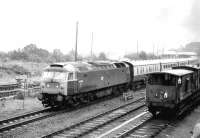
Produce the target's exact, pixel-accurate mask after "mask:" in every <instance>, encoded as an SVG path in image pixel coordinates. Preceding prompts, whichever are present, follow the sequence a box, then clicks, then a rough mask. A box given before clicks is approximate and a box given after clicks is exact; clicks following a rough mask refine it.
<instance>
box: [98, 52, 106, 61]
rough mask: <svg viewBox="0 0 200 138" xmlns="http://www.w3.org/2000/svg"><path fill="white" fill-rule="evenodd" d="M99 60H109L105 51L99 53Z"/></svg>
mask: <svg viewBox="0 0 200 138" xmlns="http://www.w3.org/2000/svg"><path fill="white" fill-rule="evenodd" d="M98 59H99V60H107V57H106V54H105V53H104V52H101V53H100V54H99V57H98Z"/></svg>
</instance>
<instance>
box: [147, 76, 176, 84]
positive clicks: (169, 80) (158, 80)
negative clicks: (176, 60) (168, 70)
mask: <svg viewBox="0 0 200 138" xmlns="http://www.w3.org/2000/svg"><path fill="white" fill-rule="evenodd" d="M148 83H149V84H150V85H167V86H175V85H176V77H175V76H172V75H169V74H152V75H149V77H148Z"/></svg>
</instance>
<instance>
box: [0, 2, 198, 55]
mask: <svg viewBox="0 0 200 138" xmlns="http://www.w3.org/2000/svg"><path fill="white" fill-rule="evenodd" d="M198 9H200V2H199V0H17V1H16V0H6V1H5V0H0V51H4V52H7V51H10V50H14V49H18V48H23V47H24V46H26V45H28V44H31V43H32V44H36V45H37V47H39V48H44V49H47V50H49V51H51V52H52V51H53V49H60V50H61V51H62V52H63V53H65V54H66V53H68V52H69V51H70V50H72V49H74V46H75V35H76V22H77V21H78V22H79V26H78V28H79V30H78V32H79V33H78V53H79V54H81V55H89V54H90V51H91V38H92V32H93V48H92V49H93V52H94V53H99V52H105V53H106V54H107V55H108V56H110V57H120V56H123V55H124V54H127V53H132V52H137V43H138V51H142V50H143V51H146V52H153V47H154V50H155V49H156V50H157V49H160V50H161V49H164V50H165V51H166V50H167V49H171V48H178V47H180V46H184V45H185V44H187V43H189V42H191V41H199V37H198V36H199V35H200V33H199V32H198V31H196V30H198V29H199V30H200V28H199V27H200V21H199V20H200V18H199V20H198V17H200V11H199V10H198ZM198 11H199V12H198ZM156 50H155V51H156Z"/></svg>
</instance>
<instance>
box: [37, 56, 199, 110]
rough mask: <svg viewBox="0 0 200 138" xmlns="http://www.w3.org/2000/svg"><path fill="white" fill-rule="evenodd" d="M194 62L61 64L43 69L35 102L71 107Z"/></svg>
mask: <svg viewBox="0 0 200 138" xmlns="http://www.w3.org/2000/svg"><path fill="white" fill-rule="evenodd" d="M194 62H196V59H191V58H187V59H186V58H185V59H170V60H169V59H168V60H147V61H137V62H126V61H123V62H105V61H104V62H82V61H80V62H65V63H54V64H51V65H49V66H48V67H46V68H45V69H44V71H43V75H42V80H41V93H40V94H39V96H38V99H39V100H41V101H42V103H43V105H44V106H46V107H47V106H51V107H54V106H63V105H69V104H70V105H71V104H72V105H73V104H79V103H82V102H88V101H92V100H95V99H97V98H99V97H104V96H108V95H118V94H120V93H122V92H125V91H127V90H128V89H135V88H136V87H137V86H138V85H144V84H145V82H146V75H147V74H149V73H152V72H158V71H162V70H167V69H170V68H172V67H176V66H180V65H187V64H193V63H194Z"/></svg>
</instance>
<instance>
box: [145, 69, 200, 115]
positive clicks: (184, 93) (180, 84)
mask: <svg viewBox="0 0 200 138" xmlns="http://www.w3.org/2000/svg"><path fill="white" fill-rule="evenodd" d="M198 97H200V68H199V67H197V66H196V67H195V66H177V67H173V68H172V69H171V70H167V71H161V72H154V73H150V74H148V79H147V85H146V104H147V107H148V110H149V111H150V112H151V113H152V114H153V115H156V113H157V112H158V111H159V112H161V113H167V114H176V113H181V112H183V111H184V108H185V107H187V106H188V105H189V104H190V103H191V101H192V102H193V101H195V100H196V99H197V98H198Z"/></svg>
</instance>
